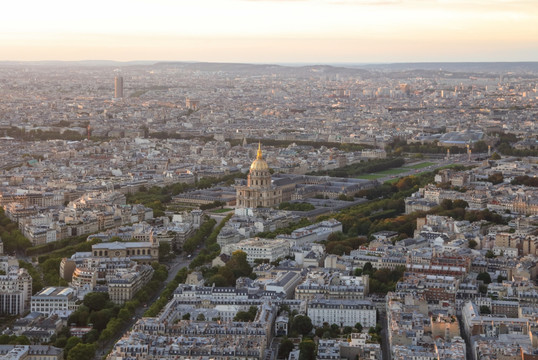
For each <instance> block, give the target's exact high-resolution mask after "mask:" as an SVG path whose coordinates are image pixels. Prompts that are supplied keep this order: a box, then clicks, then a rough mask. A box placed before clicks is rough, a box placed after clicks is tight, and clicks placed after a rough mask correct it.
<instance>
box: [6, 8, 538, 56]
mask: <svg viewBox="0 0 538 360" xmlns="http://www.w3.org/2000/svg"><path fill="white" fill-rule="evenodd" d="M0 60H8V61H39V60H66V61H67V60H117V61H134V60H165V61H210V62H246V63H394V62H436V61H538V0H190V1H186V0H92V1H84V2H83V1H73V0H17V1H6V2H5V3H3V4H2V11H1V12H0Z"/></svg>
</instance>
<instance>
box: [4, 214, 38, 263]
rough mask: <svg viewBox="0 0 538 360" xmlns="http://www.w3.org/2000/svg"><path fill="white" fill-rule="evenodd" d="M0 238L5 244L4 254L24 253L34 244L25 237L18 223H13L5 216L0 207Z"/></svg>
mask: <svg viewBox="0 0 538 360" xmlns="http://www.w3.org/2000/svg"><path fill="white" fill-rule="evenodd" d="M0 237H1V238H2V241H3V242H4V252H5V253H12V252H15V251H24V250H26V249H27V248H29V247H30V246H32V243H31V242H30V240H28V239H27V238H25V237H24V235H22V233H21V232H20V231H19V227H18V226H17V224H16V223H14V222H13V221H11V220H10V219H9V218H8V217H7V216H6V214H5V212H4V209H3V208H1V207H0Z"/></svg>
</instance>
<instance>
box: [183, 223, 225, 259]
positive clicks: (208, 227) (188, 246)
mask: <svg viewBox="0 0 538 360" xmlns="http://www.w3.org/2000/svg"><path fill="white" fill-rule="evenodd" d="M216 224H217V222H216V221H215V220H213V219H209V220H206V221H204V222H203V223H202V225H200V228H199V229H198V230H197V231H196V234H194V236H192V237H190V238H188V239H187V240H186V241H185V243H184V244H183V251H185V252H186V253H188V254H192V253H193V252H194V251H195V250H196V249H197V248H198V247H199V246H200V245H202V244H203V243H204V242H205V239H206V238H207V237H208V236H209V234H211V231H212V230H213V228H214V227H215V225H216Z"/></svg>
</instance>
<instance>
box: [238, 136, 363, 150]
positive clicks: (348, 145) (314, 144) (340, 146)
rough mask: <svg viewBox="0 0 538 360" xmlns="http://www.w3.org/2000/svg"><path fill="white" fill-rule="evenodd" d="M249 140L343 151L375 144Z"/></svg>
mask: <svg viewBox="0 0 538 360" xmlns="http://www.w3.org/2000/svg"><path fill="white" fill-rule="evenodd" d="M247 142H248V143H250V144H252V143H258V142H262V143H263V145H264V146H275V147H287V146H289V145H291V144H296V145H299V146H312V147H314V148H316V149H319V148H321V147H323V146H324V147H326V148H329V149H332V148H336V149H339V150H342V151H347V152H351V151H360V150H364V149H371V148H373V146H371V145H366V144H352V143H341V142H330V141H308V140H306V141H304V140H275V139H254V138H247ZM230 144H232V145H239V144H240V140H233V139H232V140H230Z"/></svg>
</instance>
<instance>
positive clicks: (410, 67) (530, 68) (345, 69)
mask: <svg viewBox="0 0 538 360" xmlns="http://www.w3.org/2000/svg"><path fill="white" fill-rule="evenodd" d="M10 65H11V66H25V65H26V66H28V65H31V66H33V65H35V66H53V67H56V66H88V67H98V66H110V67H124V66H155V67H170V66H172V67H179V68H183V69H188V70H192V71H211V72H213V71H224V72H234V73H245V74H249V75H252V74H259V75H262V74H274V73H279V74H287V73H289V74H293V75H312V74H313V73H318V74H319V75H323V74H326V75H335V74H341V75H359V76H361V77H364V78H369V77H376V76H379V72H381V73H383V74H384V75H385V76H386V75H387V74H390V73H391V72H394V73H400V76H401V75H404V74H405V75H406V76H409V75H419V74H420V75H421V76H439V75H442V74H444V73H447V72H455V73H460V74H459V75H462V76H473V75H480V74H501V73H502V74H508V73H514V74H517V73H525V74H531V73H534V74H536V75H538V62H532V61H527V62H417V63H391V64H359V63H357V64H352V63H345V64H327V65H312V64H310V65H305V64H289V63H287V64H249V63H217V62H189V61H151V60H145V61H126V62H122V61H113V60H83V61H0V66H10ZM394 75H395V76H396V74H394ZM389 76H390V75H389ZM396 77H398V76H396Z"/></svg>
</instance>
